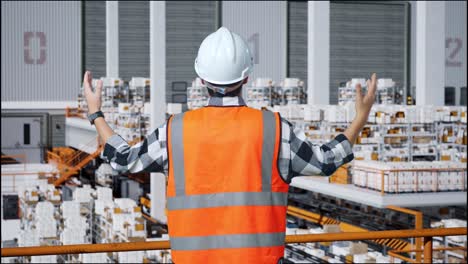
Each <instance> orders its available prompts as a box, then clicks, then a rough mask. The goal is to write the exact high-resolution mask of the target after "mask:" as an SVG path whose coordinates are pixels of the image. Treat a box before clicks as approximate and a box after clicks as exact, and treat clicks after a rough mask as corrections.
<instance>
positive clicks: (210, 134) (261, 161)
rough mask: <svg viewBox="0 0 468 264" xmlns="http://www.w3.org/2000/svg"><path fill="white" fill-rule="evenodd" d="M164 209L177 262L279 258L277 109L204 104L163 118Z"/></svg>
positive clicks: (282, 218)
mask: <svg viewBox="0 0 468 264" xmlns="http://www.w3.org/2000/svg"><path fill="white" fill-rule="evenodd" d="M167 129H168V133H167V135H168V139H167V142H168V158H169V179H168V185H167V209H168V210H167V214H168V215H167V217H168V228H169V237H170V241H171V254H172V259H173V261H174V262H175V263H234V262H235V263H277V262H278V261H279V260H280V259H281V258H282V257H283V256H284V238H285V229H286V206H287V194H288V184H286V183H285V182H284V181H283V179H282V178H281V176H280V174H279V170H278V166H277V164H278V154H279V147H280V142H281V122H280V117H279V114H275V113H273V112H269V111H259V110H256V109H252V108H248V107H210V106H208V107H204V108H201V109H198V110H194V111H189V112H186V113H182V114H178V115H175V116H173V117H171V119H170V120H169V122H168V127H167Z"/></svg>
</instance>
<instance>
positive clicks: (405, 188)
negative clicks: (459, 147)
mask: <svg viewBox="0 0 468 264" xmlns="http://www.w3.org/2000/svg"><path fill="white" fill-rule="evenodd" d="M382 177H383V178H382ZM353 184H354V185H355V186H358V187H362V188H367V189H371V190H376V191H382V187H383V192H385V193H410V192H442V191H466V188H467V170H466V164H464V163H461V162H393V163H386V162H381V161H355V162H354V164H353Z"/></svg>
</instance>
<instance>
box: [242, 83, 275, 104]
mask: <svg viewBox="0 0 468 264" xmlns="http://www.w3.org/2000/svg"><path fill="white" fill-rule="evenodd" d="M273 90H274V83H273V81H272V80H270V79H264V78H258V79H256V80H255V81H254V82H253V83H252V84H251V85H249V86H246V88H245V94H246V96H245V100H246V104H247V105H248V106H250V107H254V108H258V109H260V108H261V107H267V106H271V105H273V100H272V94H273Z"/></svg>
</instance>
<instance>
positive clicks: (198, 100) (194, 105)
mask: <svg viewBox="0 0 468 264" xmlns="http://www.w3.org/2000/svg"><path fill="white" fill-rule="evenodd" d="M208 98H209V96H208V90H207V88H206V85H204V84H203V83H202V82H201V79H200V78H197V79H195V80H194V81H193V82H192V86H190V87H187V108H188V109H189V110H193V109H198V108H200V107H203V106H205V105H206V103H207V102H208Z"/></svg>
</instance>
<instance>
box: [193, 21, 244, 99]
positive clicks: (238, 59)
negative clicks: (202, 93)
mask: <svg viewBox="0 0 468 264" xmlns="http://www.w3.org/2000/svg"><path fill="white" fill-rule="evenodd" d="M252 70H253V58H252V53H251V52H250V49H249V46H248V45H247V42H245V40H244V39H242V37H240V36H239V35H237V34H236V33H233V32H231V31H230V30H229V29H227V28H225V27H221V28H219V29H218V30H217V31H216V32H214V33H211V34H210V35H208V36H207V37H206V38H205V39H204V40H203V42H202V44H201V45H200V48H199V49H198V56H197V58H196V59H195V72H196V73H197V74H198V76H199V77H200V78H201V79H202V80H203V82H204V84H205V85H206V86H207V87H208V88H209V93H210V95H211V96H237V95H239V94H240V91H241V88H242V85H243V84H245V83H246V82H247V80H248V76H249V74H250V73H251V72H252Z"/></svg>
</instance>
